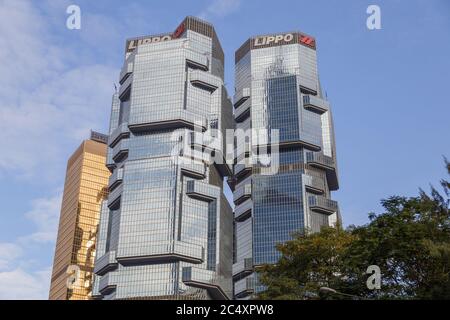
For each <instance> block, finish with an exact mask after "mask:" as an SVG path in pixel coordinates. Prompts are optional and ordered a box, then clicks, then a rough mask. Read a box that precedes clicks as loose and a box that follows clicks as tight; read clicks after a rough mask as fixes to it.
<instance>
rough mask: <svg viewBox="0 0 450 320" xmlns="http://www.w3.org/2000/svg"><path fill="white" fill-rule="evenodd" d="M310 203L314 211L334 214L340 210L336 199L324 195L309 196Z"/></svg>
mask: <svg viewBox="0 0 450 320" xmlns="http://www.w3.org/2000/svg"><path fill="white" fill-rule="evenodd" d="M308 204H309V208H310V209H311V210H312V211H315V212H318V213H322V214H326V215H332V214H333V213H336V212H337V211H338V210H339V209H338V203H337V202H336V201H334V200H331V199H328V198H325V197H322V196H309V197H308Z"/></svg>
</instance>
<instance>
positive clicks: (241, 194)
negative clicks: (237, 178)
mask: <svg viewBox="0 0 450 320" xmlns="http://www.w3.org/2000/svg"><path fill="white" fill-rule="evenodd" d="M251 196H252V185H251V184H245V185H243V186H240V187H238V188H236V190H235V191H234V192H233V201H234V204H236V205H238V204H240V203H242V202H243V201H245V200H247V199H249V198H250V197H251Z"/></svg>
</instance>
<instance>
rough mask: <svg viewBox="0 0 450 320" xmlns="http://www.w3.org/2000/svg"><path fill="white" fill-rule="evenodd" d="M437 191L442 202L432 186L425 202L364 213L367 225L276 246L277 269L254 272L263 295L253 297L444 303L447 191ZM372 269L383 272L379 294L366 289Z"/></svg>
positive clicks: (449, 294)
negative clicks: (330, 291) (324, 290)
mask: <svg viewBox="0 0 450 320" xmlns="http://www.w3.org/2000/svg"><path fill="white" fill-rule="evenodd" d="M446 167H447V171H448V173H449V174H450V164H449V163H448V162H447V161H446ZM441 185H442V187H443V189H444V195H441V194H440V193H439V192H438V191H437V190H436V189H435V188H433V187H432V188H431V193H430V195H428V194H427V193H425V192H424V191H422V190H420V193H419V195H418V196H417V197H410V198H408V197H400V196H393V197H390V198H388V199H386V200H382V202H381V203H382V205H383V207H384V209H385V212H384V213H382V214H379V215H375V214H370V215H369V218H370V222H369V223H368V224H366V225H363V226H359V227H354V226H352V227H349V228H348V229H347V230H342V229H341V228H340V227H338V228H323V229H322V230H321V232H319V233H316V234H303V235H297V236H296V237H295V238H294V239H293V240H291V241H288V242H286V243H285V244H282V245H279V246H278V250H279V251H280V252H281V258H280V260H279V262H278V264H276V265H266V266H263V267H262V268H261V269H260V270H259V277H260V280H261V282H262V283H263V284H264V285H265V286H266V287H267V290H266V291H264V292H262V293H260V294H259V295H258V298H260V299H304V298H307V297H311V296H313V297H320V294H319V288H320V287H330V288H333V289H335V290H337V291H339V292H343V293H346V294H350V295H357V296H359V297H362V298H372V299H450V214H449V204H450V201H449V190H450V184H449V182H448V181H446V180H443V181H441ZM370 265H377V266H379V267H380V269H381V273H382V278H381V279H382V282H381V283H382V286H381V289H380V290H369V289H368V288H367V286H366V280H367V277H368V275H367V274H366V270H367V267H368V266H370ZM322 297H323V296H322ZM327 298H336V299H338V298H343V296H341V295H338V294H336V295H328V296H327Z"/></svg>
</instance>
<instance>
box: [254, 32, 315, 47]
mask: <svg viewBox="0 0 450 320" xmlns="http://www.w3.org/2000/svg"><path fill="white" fill-rule="evenodd" d="M293 43H299V44H302V45H304V46H307V47H310V48H312V49H316V40H315V39H314V38H313V37H310V36H307V35H305V34H302V33H282V34H274V35H267V36H260V37H256V38H253V43H252V48H253V49H259V48H267V47H274V46H280V45H285V44H293Z"/></svg>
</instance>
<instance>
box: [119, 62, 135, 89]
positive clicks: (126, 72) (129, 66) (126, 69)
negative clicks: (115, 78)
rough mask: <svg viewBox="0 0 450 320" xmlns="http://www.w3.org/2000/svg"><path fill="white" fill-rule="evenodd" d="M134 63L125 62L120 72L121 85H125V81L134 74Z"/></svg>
mask: <svg viewBox="0 0 450 320" xmlns="http://www.w3.org/2000/svg"><path fill="white" fill-rule="evenodd" d="M133 67H134V63H133V62H132V61H127V60H125V62H124V64H123V67H122V70H120V76H119V83H120V84H123V83H124V81H125V80H126V79H127V78H128V77H129V76H130V75H131V73H132V72H133Z"/></svg>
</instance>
